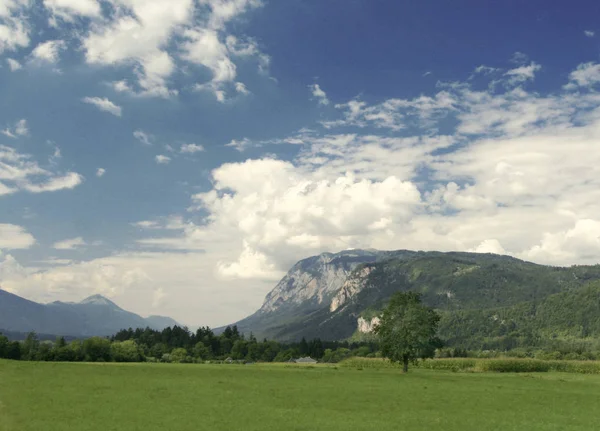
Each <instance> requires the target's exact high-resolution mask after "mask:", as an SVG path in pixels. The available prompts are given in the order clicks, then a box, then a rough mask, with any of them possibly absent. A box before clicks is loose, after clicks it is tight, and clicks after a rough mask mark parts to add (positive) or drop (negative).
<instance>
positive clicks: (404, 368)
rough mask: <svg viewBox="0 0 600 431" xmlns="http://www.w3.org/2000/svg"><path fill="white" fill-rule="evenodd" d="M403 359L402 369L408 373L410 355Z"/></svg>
mask: <svg viewBox="0 0 600 431" xmlns="http://www.w3.org/2000/svg"><path fill="white" fill-rule="evenodd" d="M402 360H403V364H402V371H404V372H405V373H408V357H406V356H405V357H404V358H402Z"/></svg>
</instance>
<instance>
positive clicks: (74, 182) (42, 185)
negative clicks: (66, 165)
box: [24, 172, 83, 193]
mask: <svg viewBox="0 0 600 431" xmlns="http://www.w3.org/2000/svg"><path fill="white" fill-rule="evenodd" d="M81 183H83V176H81V175H80V174H78V173H76V172H68V173H67V174H65V175H63V176H55V177H52V178H50V179H48V180H46V181H44V182H38V183H29V184H25V186H24V189H25V190H27V191H29V192H31V193H44V192H56V191H59V190H70V189H74V188H75V187H77V186H78V185H80V184H81Z"/></svg>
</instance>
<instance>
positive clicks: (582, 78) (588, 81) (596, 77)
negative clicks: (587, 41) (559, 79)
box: [565, 62, 600, 90]
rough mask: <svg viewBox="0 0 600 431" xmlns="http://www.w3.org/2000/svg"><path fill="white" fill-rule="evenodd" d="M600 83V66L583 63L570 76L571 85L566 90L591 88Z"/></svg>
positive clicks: (566, 86)
mask: <svg viewBox="0 0 600 431" xmlns="http://www.w3.org/2000/svg"><path fill="white" fill-rule="evenodd" d="M599 82H600V64H598V63H592V62H590V63H583V64H580V65H579V66H578V67H577V69H576V70H574V71H573V72H571V74H570V75H569V83H568V84H567V85H565V89H567V90H574V89H577V88H580V87H584V88H589V87H593V86H594V85H596V84H598V83H599Z"/></svg>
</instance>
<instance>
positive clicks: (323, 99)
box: [308, 84, 329, 105]
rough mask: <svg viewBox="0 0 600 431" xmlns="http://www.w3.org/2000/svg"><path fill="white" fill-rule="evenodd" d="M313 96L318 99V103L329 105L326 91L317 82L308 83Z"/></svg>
mask: <svg viewBox="0 0 600 431" xmlns="http://www.w3.org/2000/svg"><path fill="white" fill-rule="evenodd" d="M308 88H310V90H311V92H312V95H313V97H315V98H316V99H317V100H318V101H319V105H329V99H328V98H327V93H325V92H324V91H323V90H322V89H321V87H320V86H319V84H312V85H309V86H308Z"/></svg>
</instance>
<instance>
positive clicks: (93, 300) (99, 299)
mask: <svg viewBox="0 0 600 431" xmlns="http://www.w3.org/2000/svg"><path fill="white" fill-rule="evenodd" d="M80 304H93V305H108V306H110V307H117V308H119V307H118V306H117V304H115V303H114V302H112V301H111V300H110V299H108V298H105V297H104V296H102V295H92V296H90V297H88V298H85V299H84V300H83V301H81V302H80Z"/></svg>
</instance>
